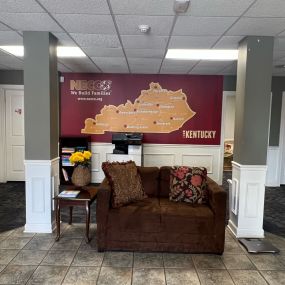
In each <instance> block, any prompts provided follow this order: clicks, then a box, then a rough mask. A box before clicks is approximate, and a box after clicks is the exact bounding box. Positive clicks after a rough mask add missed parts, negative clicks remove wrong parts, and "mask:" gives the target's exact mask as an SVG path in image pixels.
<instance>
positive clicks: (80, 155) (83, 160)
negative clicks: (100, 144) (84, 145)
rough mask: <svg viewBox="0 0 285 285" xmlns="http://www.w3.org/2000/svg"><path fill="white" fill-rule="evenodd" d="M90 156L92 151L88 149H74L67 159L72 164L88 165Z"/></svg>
mask: <svg viewBox="0 0 285 285" xmlns="http://www.w3.org/2000/svg"><path fill="white" fill-rule="evenodd" d="M91 156H92V153H91V152H90V151H88V150H85V151H83V152H81V151H76V152H74V153H73V154H72V155H71V156H70V158H69V161H70V162H71V163H72V164H74V166H78V165H82V166H88V165H89V163H90V160H91Z"/></svg>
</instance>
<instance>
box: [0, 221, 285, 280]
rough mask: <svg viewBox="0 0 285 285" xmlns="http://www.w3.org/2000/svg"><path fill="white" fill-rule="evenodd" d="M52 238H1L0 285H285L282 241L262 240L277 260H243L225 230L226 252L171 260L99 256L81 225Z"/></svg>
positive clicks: (13, 234) (15, 234) (166, 256)
mask: <svg viewBox="0 0 285 285" xmlns="http://www.w3.org/2000/svg"><path fill="white" fill-rule="evenodd" d="M62 229H63V233H62V237H61V239H60V241H59V242H55V241H54V238H55V235H54V234H36V235H34V234H25V233H23V228H18V229H15V230H11V231H4V232H2V233H0V284H52V285H56V284H72V285H75V284H88V285H90V284H104V285H121V284H133V285H140V284H142V285H151V284H154V285H160V284H167V285H175V284H178V285H184V284H187V285H190V284H206V285H209V284H219V285H223V284H238V285H240V284H242V285H248V284H250V285H251V284H252V285H258V284H276V285H277V284H278V285H280V284H285V238H282V237H279V236H276V235H273V234H270V233H268V234H266V239H267V240H269V241H270V242H271V243H272V244H273V245H275V246H277V247H278V248H279V249H280V253H279V254H248V253H247V252H246V251H245V250H244V249H243V247H242V246H241V245H240V244H239V243H238V242H237V241H236V239H235V238H233V237H232V236H231V235H230V233H229V232H228V231H227V230H226V242H225V252H224V254H223V255H222V256H219V255H209V254H173V253H140V252H105V253H102V252H98V251H97V249H96V228H95V226H92V227H91V235H92V238H93V239H92V241H91V242H90V244H86V243H85V240H84V238H83V234H84V224H74V225H72V226H69V225H67V224H63V226H62Z"/></svg>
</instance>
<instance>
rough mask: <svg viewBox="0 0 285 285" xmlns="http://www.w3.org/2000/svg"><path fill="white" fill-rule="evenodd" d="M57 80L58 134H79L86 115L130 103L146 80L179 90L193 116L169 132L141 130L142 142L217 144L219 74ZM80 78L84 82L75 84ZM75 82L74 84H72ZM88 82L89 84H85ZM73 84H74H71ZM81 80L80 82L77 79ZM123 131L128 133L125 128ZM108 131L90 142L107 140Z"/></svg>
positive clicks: (79, 75)
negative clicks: (58, 105) (58, 90)
mask: <svg viewBox="0 0 285 285" xmlns="http://www.w3.org/2000/svg"><path fill="white" fill-rule="evenodd" d="M62 76H63V77H64V82H63V83H61V135H62V136H80V135H82V133H81V130H82V129H84V122H85V120H86V119H87V118H93V119H94V118H95V116H96V115H97V114H100V112H101V110H102V109H103V107H104V106H108V105H114V106H119V105H120V104H125V103H126V102H127V100H129V101H130V102H131V103H134V102H135V100H136V98H138V97H139V96H140V95H141V91H142V90H148V89H149V88H150V83H151V82H154V83H159V84H160V86H161V87H162V88H163V89H167V90H171V91H177V90H179V89H182V92H183V93H184V94H185V95H186V96H187V103H188V105H189V107H190V108H191V109H192V110H193V111H194V112H196V114H195V116H193V117H192V118H191V119H189V120H188V121H186V122H185V123H184V124H183V126H182V127H181V128H180V129H178V130H175V131H172V132H170V133H145V134H144V140H143V141H144V143H156V144H204V145H219V144H220V135H221V114H222V92H223V77H222V76H205V75H201V76H200V75H139V74H136V75H130V74H96V73H92V74H91V73H90V74H89V73H63V74H62ZM78 80H83V81H84V82H83V83H84V84H81V85H80V84H79V85H76V84H77V83H78V82H79V81H78ZM76 82H77V83H76ZM87 82H89V84H87ZM75 83H76V84H75ZM81 83H82V81H81ZM126 132H131V130H127V131H126ZM111 134H112V133H111V132H105V133H104V134H93V135H91V138H92V141H93V142H111Z"/></svg>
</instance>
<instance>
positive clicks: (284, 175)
mask: <svg viewBox="0 0 285 285" xmlns="http://www.w3.org/2000/svg"><path fill="white" fill-rule="evenodd" d="M279 136H280V137H279V149H280V152H281V157H280V169H281V171H280V184H285V138H284V136H285V92H283V94H282V108H281V120H280V134H279Z"/></svg>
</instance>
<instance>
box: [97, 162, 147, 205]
mask: <svg viewBox="0 0 285 285" xmlns="http://www.w3.org/2000/svg"><path fill="white" fill-rule="evenodd" d="M102 169H103V171H104V173H105V175H106V177H107V179H108V181H109V183H110V185H111V189H112V207H113V208H119V207H121V206H123V205H126V204H129V203H131V202H134V201H139V200H142V199H144V198H147V195H146V194H145V193H144V191H143V186H142V182H141V178H140V175H139V173H138V170H137V167H136V164H135V162H134V161H128V162H103V163H102Z"/></svg>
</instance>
